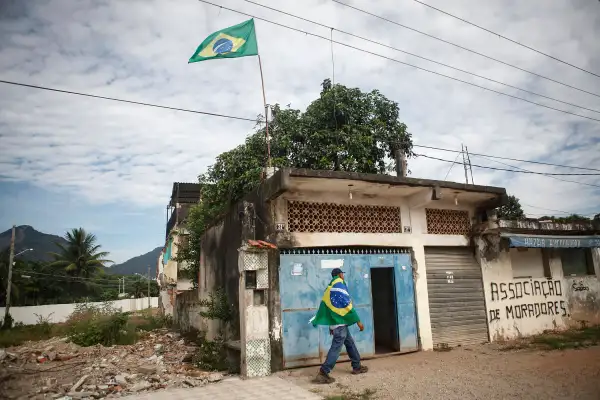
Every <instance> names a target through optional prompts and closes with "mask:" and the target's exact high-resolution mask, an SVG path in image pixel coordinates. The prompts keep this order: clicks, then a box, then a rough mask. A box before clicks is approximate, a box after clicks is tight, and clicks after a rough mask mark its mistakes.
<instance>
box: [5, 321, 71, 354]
mask: <svg viewBox="0 0 600 400" xmlns="http://www.w3.org/2000/svg"><path fill="white" fill-rule="evenodd" d="M65 333H66V327H65V325H64V324H49V323H43V324H36V325H22V324H17V325H15V326H13V327H12V328H11V329H5V330H0V348H2V347H11V346H19V345H21V344H23V343H25V342H27V341H38V340H47V339H50V338H52V337H55V336H64V335H65Z"/></svg>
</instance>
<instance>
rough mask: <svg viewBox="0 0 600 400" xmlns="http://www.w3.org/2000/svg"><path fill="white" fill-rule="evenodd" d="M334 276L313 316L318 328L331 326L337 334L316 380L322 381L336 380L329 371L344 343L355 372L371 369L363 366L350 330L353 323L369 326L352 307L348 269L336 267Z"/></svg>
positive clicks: (332, 274)
mask: <svg viewBox="0 0 600 400" xmlns="http://www.w3.org/2000/svg"><path fill="white" fill-rule="evenodd" d="M331 278H332V279H331V282H330V283H329V285H328V286H327V289H325V293H324V294H323V299H322V300H321V304H320V306H319V310H318V311H317V314H316V315H315V316H314V317H313V319H312V324H313V326H315V327H316V326H318V325H325V326H329V334H330V335H332V336H333V339H332V341H331V347H330V348H329V352H327V357H326V358H325V362H324V363H323V365H321V368H319V373H318V374H317V377H316V379H315V381H316V382H318V383H333V382H335V379H334V378H332V377H331V376H330V375H329V374H330V373H331V371H332V370H333V368H334V367H335V364H336V362H337V360H338V358H339V356H340V352H341V351H342V345H344V346H346V351H347V352H348V356H349V357H350V361H351V362H352V373H353V374H355V375H356V374H364V373H365V372H367V371H368V370H369V369H368V368H367V367H366V366H364V365H361V363H360V354H359V352H358V349H357V348H356V343H354V339H353V338H352V335H351V334H350V330H349V329H348V327H349V326H352V325H354V324H356V325H357V326H358V329H360V331H361V332H362V331H363V330H364V329H365V327H364V325H363V324H362V322H360V318H359V317H358V314H357V313H356V310H355V309H354V308H353V306H352V299H351V298H350V294H349V293H348V286H346V281H345V280H344V271H342V270H341V269H339V268H335V269H333V271H331Z"/></svg>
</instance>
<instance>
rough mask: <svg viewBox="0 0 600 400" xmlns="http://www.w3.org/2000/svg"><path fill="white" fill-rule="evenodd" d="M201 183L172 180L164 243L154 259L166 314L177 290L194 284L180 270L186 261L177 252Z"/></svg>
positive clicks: (172, 305)
mask: <svg viewBox="0 0 600 400" xmlns="http://www.w3.org/2000/svg"><path fill="white" fill-rule="evenodd" d="M200 187H201V186H200V184H198V183H181V182H174V183H173V189H172V192H171V199H170V201H169V204H168V206H167V224H166V228H165V244H164V247H163V249H162V251H161V252H160V254H159V257H158V259H157V262H156V277H157V278H156V279H157V281H158V285H159V287H160V296H159V299H160V301H159V305H160V308H161V310H162V311H163V312H164V313H165V314H167V315H172V314H173V307H174V305H175V297H176V295H177V293H178V292H182V291H186V290H190V289H192V287H193V284H192V281H191V280H190V279H189V277H188V276H186V275H185V274H182V273H181V271H182V270H185V269H186V268H187V265H186V263H185V262H182V261H178V260H177V255H178V252H179V251H180V249H181V248H182V247H184V246H186V245H187V237H188V234H189V232H188V231H187V227H186V220H187V217H188V214H189V212H190V209H191V207H193V206H194V205H195V204H198V202H199V201H200Z"/></svg>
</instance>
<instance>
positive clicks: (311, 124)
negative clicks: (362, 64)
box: [178, 79, 414, 283]
mask: <svg viewBox="0 0 600 400" xmlns="http://www.w3.org/2000/svg"><path fill="white" fill-rule="evenodd" d="M269 135H270V137H271V139H270V142H269V143H270V146H271V160H272V165H273V166H274V167H293V168H309V169H318V170H334V171H349V172H362V173H372V174H384V173H386V172H387V170H388V166H387V162H388V161H389V160H390V159H394V157H395V154H394V153H395V151H396V149H398V150H399V151H401V152H402V153H404V155H405V156H406V157H408V158H410V157H413V156H414V153H413V150H412V149H413V145H412V137H411V134H410V133H408V131H407V127H406V124H404V123H403V122H401V120H400V109H399V107H398V103H396V102H394V101H392V100H390V99H388V98H387V97H385V96H384V95H383V94H381V93H380V92H379V91H377V90H373V91H370V92H363V91H361V90H360V89H358V88H348V87H346V86H344V85H340V84H336V85H333V84H332V83H331V80H329V79H326V80H324V81H323V83H322V84H321V92H320V94H319V97H318V98H317V99H315V100H314V101H313V102H312V103H311V104H310V105H309V106H308V107H307V108H306V111H305V112H302V111H300V110H296V109H292V108H289V107H287V108H283V107H281V106H280V105H279V104H276V105H274V106H272V107H271V118H270V120H269ZM265 165H266V140H265V129H264V127H261V128H259V129H257V130H256V132H255V133H254V134H252V135H250V136H249V137H248V138H247V139H246V141H245V143H244V144H241V145H239V146H237V147H235V148H234V149H232V150H230V151H227V152H224V153H222V154H220V155H219V156H218V157H217V159H216V160H215V163H214V164H213V165H212V166H210V167H209V168H208V170H207V171H206V172H205V173H204V174H201V175H200V176H199V181H200V183H202V184H204V185H203V188H202V203H201V204H199V205H198V206H196V207H194V208H193V209H192V210H191V212H190V215H189V217H188V229H189V230H190V240H189V243H190V245H189V246H187V248H186V249H183V251H181V252H180V253H179V256H178V259H179V260H181V261H187V262H188V265H190V268H189V269H188V276H189V278H190V279H192V280H193V282H195V283H197V278H198V274H197V271H198V268H199V266H198V263H199V259H200V257H199V254H198V249H199V244H200V237H201V236H202V234H203V233H204V229H205V227H206V224H207V223H209V222H210V221H211V220H212V219H214V218H215V217H216V216H217V215H218V214H219V213H221V212H224V211H225V210H227V209H228V207H230V206H231V205H232V204H235V203H236V202H237V201H239V200H240V199H241V198H242V197H243V196H244V195H245V194H246V193H248V192H250V191H251V190H253V189H256V188H257V187H258V185H259V184H260V178H261V173H262V171H263V168H264V166H265Z"/></svg>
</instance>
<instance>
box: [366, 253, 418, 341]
mask: <svg viewBox="0 0 600 400" xmlns="http://www.w3.org/2000/svg"><path fill="white" fill-rule="evenodd" d="M369 266H370V268H389V267H393V268H394V287H395V291H396V314H397V315H396V320H397V324H398V335H399V341H400V351H401V352H409V351H416V350H418V341H417V336H418V335H417V315H416V307H415V284H414V279H413V269H412V263H411V259H410V255H409V254H407V253H398V254H385V253H384V254H380V255H372V256H370V257H369ZM372 291H373V296H376V295H377V294H376V293H377V288H372Z"/></svg>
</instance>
